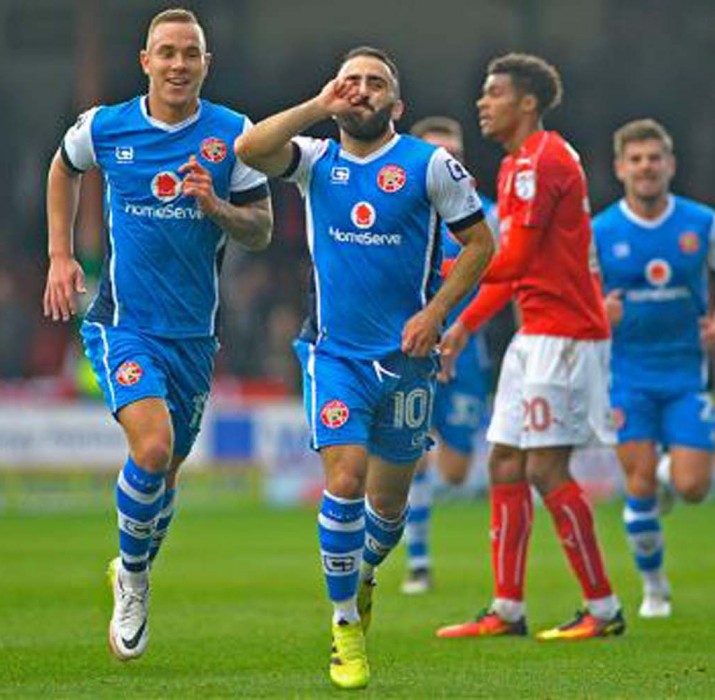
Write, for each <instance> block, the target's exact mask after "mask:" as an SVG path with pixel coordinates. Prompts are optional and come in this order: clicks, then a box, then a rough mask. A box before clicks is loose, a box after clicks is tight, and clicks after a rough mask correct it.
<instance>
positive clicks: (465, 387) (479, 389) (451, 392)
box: [432, 336, 490, 455]
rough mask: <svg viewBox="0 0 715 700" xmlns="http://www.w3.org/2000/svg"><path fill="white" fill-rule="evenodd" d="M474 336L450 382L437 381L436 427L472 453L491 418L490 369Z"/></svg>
mask: <svg viewBox="0 0 715 700" xmlns="http://www.w3.org/2000/svg"><path fill="white" fill-rule="evenodd" d="M475 341H476V336H472V337H471V339H470V341H469V344H468V345H467V347H466V348H465V349H464V352H462V354H461V355H460V356H459V357H458V358H457V364H456V366H455V376H454V378H453V379H451V380H450V381H449V382H447V383H446V384H442V383H441V382H438V383H437V391H436V393H435V397H434V411H433V415H432V427H433V429H434V431H435V432H436V433H437V435H438V436H439V437H440V439H441V440H442V441H443V442H444V443H445V444H446V445H447V446H448V447H450V448H452V449H453V450H456V451H457V452H461V453H462V454H464V455H470V454H471V453H472V451H473V450H474V437H475V435H476V433H477V431H478V430H479V428H482V427H486V426H487V424H488V422H489V403H490V402H489V373H488V370H486V369H485V368H484V367H481V366H480V363H479V354H478V351H477V349H476V342H475Z"/></svg>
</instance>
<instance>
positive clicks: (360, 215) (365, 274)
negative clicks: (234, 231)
mask: <svg viewBox="0 0 715 700" xmlns="http://www.w3.org/2000/svg"><path fill="white" fill-rule="evenodd" d="M294 143H295V144H296V147H297V148H296V158H295V161H294V163H293V164H292V166H291V168H290V169H289V171H288V173H286V174H285V177H286V178H287V179H289V180H292V181H294V182H296V183H297V184H298V186H299V187H300V190H301V193H302V194H303V196H304V198H305V203H306V228H307V234H308V246H309V248H310V252H311V256H312V258H313V271H314V272H313V274H314V279H313V284H314V308H313V309H312V310H311V316H312V317H311V324H310V325H311V326H312V328H313V331H314V334H315V337H314V338H312V339H311V340H312V341H313V342H314V343H315V345H316V348H317V349H319V350H320V351H322V352H326V353H330V354H333V355H336V356H341V357H351V358H355V359H374V358H380V357H385V356H387V355H388V354H390V353H392V352H395V351H397V350H399V349H400V344H401V336H402V328H403V326H404V324H405V322H406V321H407V320H408V319H409V318H410V317H411V316H412V315H414V314H415V313H417V312H418V311H419V310H420V309H422V308H423V307H424V306H425V305H426V304H427V302H428V301H429V299H430V298H431V297H432V296H433V295H434V293H435V292H436V291H437V288H438V286H439V284H440V267H441V260H442V251H441V241H440V221H441V220H443V221H445V222H446V223H447V225H448V226H449V227H450V228H451V229H452V230H455V231H459V230H463V229H465V228H467V227H468V226H471V225H473V224H474V223H476V222H478V221H480V220H481V219H482V218H484V213H483V210H482V205H481V202H480V200H479V196H478V195H477V193H476V191H475V189H474V184H473V179H472V177H471V176H470V175H469V173H468V172H467V171H466V170H465V169H464V167H463V166H462V165H460V164H459V162H457V161H456V160H455V159H454V158H452V157H451V156H450V155H449V154H448V153H447V151H445V150H444V149H441V148H435V147H434V146H432V145H430V144H427V143H425V142H424V141H422V140H420V139H416V138H413V137H411V136H405V135H395V136H394V137H393V138H392V139H391V140H390V141H388V142H387V143H386V144H385V145H384V146H383V147H382V148H380V149H379V150H377V151H375V152H374V153H371V154H370V155H368V156H367V157H365V158H359V157H357V156H355V155H352V154H350V153H347V152H346V151H344V150H343V149H341V147H340V145H339V144H338V143H337V142H335V141H333V140H318V139H311V138H306V137H298V138H296V139H295V140H294Z"/></svg>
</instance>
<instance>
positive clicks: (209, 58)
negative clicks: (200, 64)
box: [204, 51, 213, 73]
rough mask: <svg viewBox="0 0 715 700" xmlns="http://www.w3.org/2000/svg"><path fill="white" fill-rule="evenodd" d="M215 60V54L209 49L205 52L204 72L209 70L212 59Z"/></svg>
mask: <svg viewBox="0 0 715 700" xmlns="http://www.w3.org/2000/svg"><path fill="white" fill-rule="evenodd" d="M212 60H213V54H210V53H209V52H208V51H207V52H206V53H205V54H204V73H206V71H208V69H209V66H210V65H211V61H212Z"/></svg>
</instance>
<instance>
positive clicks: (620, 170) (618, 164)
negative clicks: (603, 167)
mask: <svg viewBox="0 0 715 700" xmlns="http://www.w3.org/2000/svg"><path fill="white" fill-rule="evenodd" d="M624 168H625V166H624V163H623V158H618V157H616V158H614V159H613V172H614V173H615V175H616V179H617V180H618V182H624V181H625V177H626V174H625V171H624Z"/></svg>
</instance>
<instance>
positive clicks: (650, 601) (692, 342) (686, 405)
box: [593, 119, 715, 618]
mask: <svg viewBox="0 0 715 700" xmlns="http://www.w3.org/2000/svg"><path fill="white" fill-rule="evenodd" d="M614 151H615V169H616V175H617V177H618V179H619V180H620V181H621V182H622V183H623V186H624V190H625V197H624V198H623V199H621V200H619V201H618V202H616V203H614V204H612V205H611V206H610V207H608V208H607V209H606V210H605V211H603V212H602V213H600V214H599V215H598V216H596V217H595V219H594V221H593V232H594V240H595V243H596V249H597V254H598V260H599V263H600V268H601V273H602V276H603V283H604V287H605V293H606V298H605V305H606V311H607V313H608V316H609V319H610V321H611V325H612V327H613V346H612V358H611V371H612V386H611V404H612V408H613V415H614V419H615V423H616V427H617V428H618V448H617V451H618V457H619V460H620V462H621V465H622V467H623V470H624V473H625V478H626V505H625V509H624V513H623V519H624V524H625V529H626V534H627V539H628V543H629V545H630V547H631V550H632V552H633V555H634V559H635V563H636V566H637V568H638V571H639V572H640V574H641V577H642V580H643V600H642V603H641V607H640V609H639V615H640V616H641V617H644V618H654V617H668V616H670V614H671V591H670V583H669V581H668V579H667V577H666V576H665V573H664V569H663V561H664V551H665V547H664V541H663V535H662V531H661V525H660V516H661V515H662V514H663V512H664V510H665V505H664V504H665V503H666V500H670V501H672V498H673V494H674V493H677V494H679V495H680V496H681V497H682V498H683V499H684V500H686V501H690V502H697V501H700V500H702V499H703V498H704V497H705V496H706V494H707V493H708V491H709V488H710V483H711V478H712V452H713V448H714V447H715V442H714V438H715V415H714V414H713V406H712V399H711V396H710V395H709V393H708V391H707V364H708V363H707V354H706V350H711V349H712V348H713V347H715V319H714V318H713V314H712V312H711V310H710V309H709V298H710V295H711V294H712V289H711V288H710V289H709V284H712V272H713V269H715V212H713V210H712V209H710V208H709V207H706V206H704V205H702V204H699V203H697V202H694V201H692V200H689V199H686V198H685V197H679V196H676V195H673V194H671V193H670V181H671V179H672V177H673V175H674V173H675V158H674V156H673V141H672V138H671V137H670V134H668V132H667V131H666V130H665V128H664V127H663V126H662V125H661V124H659V123H658V122H656V121H654V120H652V119H640V120H636V121H633V122H629V123H628V124H625V125H624V126H623V127H621V128H620V129H618V130H617V131H616V133H615V134H614ZM659 480H660V481H661V482H662V483H661V486H660V494H661V495H660V497H659V495H658V489H659V486H658V481H659ZM665 497H667V499H666V498H665Z"/></svg>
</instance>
